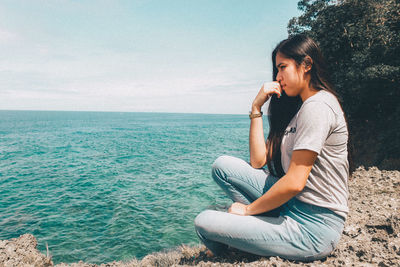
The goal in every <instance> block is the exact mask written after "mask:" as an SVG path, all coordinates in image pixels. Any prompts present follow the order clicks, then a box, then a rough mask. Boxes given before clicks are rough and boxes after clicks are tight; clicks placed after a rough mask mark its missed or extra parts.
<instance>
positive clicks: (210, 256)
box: [206, 249, 214, 258]
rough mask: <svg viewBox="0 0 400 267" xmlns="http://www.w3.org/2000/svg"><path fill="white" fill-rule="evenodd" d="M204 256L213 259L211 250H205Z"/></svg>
mask: <svg viewBox="0 0 400 267" xmlns="http://www.w3.org/2000/svg"><path fill="white" fill-rule="evenodd" d="M206 255H207V257H209V258H212V257H214V253H212V252H211V250H209V249H207V250H206Z"/></svg>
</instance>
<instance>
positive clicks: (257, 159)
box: [249, 106, 267, 168]
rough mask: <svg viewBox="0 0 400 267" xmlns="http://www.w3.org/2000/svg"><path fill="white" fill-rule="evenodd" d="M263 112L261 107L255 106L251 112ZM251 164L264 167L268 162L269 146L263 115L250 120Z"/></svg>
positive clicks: (255, 166)
mask: <svg viewBox="0 0 400 267" xmlns="http://www.w3.org/2000/svg"><path fill="white" fill-rule="evenodd" d="M260 112H261V107H257V106H253V107H252V109H251V113H253V114H256V113H260ZM249 147H250V165H251V166H252V167H253V168H262V167H263V166H264V165H265V164H266V163H267V147H266V144H265V140H264V130H263V119H262V117H258V118H253V119H251V122H250V134H249Z"/></svg>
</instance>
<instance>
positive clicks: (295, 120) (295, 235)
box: [195, 35, 349, 261]
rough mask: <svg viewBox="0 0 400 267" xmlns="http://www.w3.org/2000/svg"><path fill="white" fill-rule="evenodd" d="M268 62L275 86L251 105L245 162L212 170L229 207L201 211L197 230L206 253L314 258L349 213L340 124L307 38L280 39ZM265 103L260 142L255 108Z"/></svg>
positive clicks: (226, 162) (328, 246)
mask: <svg viewBox="0 0 400 267" xmlns="http://www.w3.org/2000/svg"><path fill="white" fill-rule="evenodd" d="M272 62H273V80H274V81H275V82H272V83H265V84H264V85H263V86H262V88H261V89H260V91H259V93H258V95H257V96H256V98H255V99H254V101H253V104H252V110H251V114H250V119H251V123H250V136H249V143H250V164H249V163H247V162H245V161H243V160H241V159H238V158H234V157H230V156H221V157H219V158H218V159H217V160H216V161H215V162H214V164H213V166H212V176H213V178H214V179H215V181H216V182H217V184H218V185H220V186H221V187H222V189H223V190H224V191H225V192H226V194H227V195H228V196H229V197H230V198H231V199H232V200H233V201H234V203H233V204H232V205H231V207H230V208H229V210H228V212H221V211H214V210H206V211H203V212H202V213H200V214H199V215H198V216H197V217H196V219H195V227H196V232H197V234H198V236H199V238H200V240H201V241H202V242H203V243H204V244H205V245H206V246H207V248H208V249H209V250H210V251H211V252H212V253H211V254H217V255H218V254H221V253H222V252H224V250H226V248H227V247H228V246H230V247H234V248H237V249H239V250H242V251H246V252H249V253H253V254H257V255H261V256H279V257H282V258H286V259H290V260H301V261H310V260H316V259H321V258H324V257H326V256H328V255H329V254H330V253H331V252H332V250H333V249H334V248H335V246H336V245H337V243H338V241H339V239H340V235H341V233H342V230H343V225H344V222H345V218H346V216H347V213H348V203H347V199H348V188H347V180H348V176H349V162H348V160H347V156H348V153H347V140H348V131H347V124H346V121H345V117H344V114H343V111H342V109H341V106H340V104H339V102H338V100H337V97H336V94H335V93H334V91H333V90H332V87H331V85H330V84H329V82H328V81H327V77H326V73H325V70H324V67H325V65H324V62H323V58H322V55H321V52H320V50H319V47H318V46H317V45H316V43H315V42H314V41H313V40H312V39H311V38H309V37H307V36H305V35H295V36H293V37H291V38H289V39H286V40H284V41H282V42H281V43H279V44H278V46H277V47H276V48H275V50H274V51H273V53H272ZM270 98H271V101H270V105H269V109H268V111H269V123H270V133H269V135H268V138H267V142H265V141H264V134H263V121H262V112H261V107H262V106H263V104H264V103H265V102H266V101H267V100H268V99H270ZM265 165H267V166H268V168H263V167H264V166H265ZM274 214H276V215H278V216H275V217H274Z"/></svg>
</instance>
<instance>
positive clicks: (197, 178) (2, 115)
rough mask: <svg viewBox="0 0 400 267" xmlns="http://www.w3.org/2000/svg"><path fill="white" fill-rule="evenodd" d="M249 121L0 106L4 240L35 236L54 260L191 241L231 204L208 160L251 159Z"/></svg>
mask: <svg viewBox="0 0 400 267" xmlns="http://www.w3.org/2000/svg"><path fill="white" fill-rule="evenodd" d="M249 125H250V121H249V119H248V117H247V116H246V115H208V114H207V115H206V114H168V113H111V112H44V111H42V112H41V111H0V181H1V183H0V239H9V238H15V237H18V236H19V235H21V234H24V233H31V234H33V235H34V236H35V237H36V238H37V240H38V248H39V250H41V251H42V252H45V251H46V248H45V247H46V245H45V244H46V243H47V244H48V246H49V250H50V253H51V254H52V256H53V261H54V262H55V263H59V262H67V263H71V262H77V261H79V260H83V261H86V262H91V263H105V262H110V261H113V260H129V259H132V258H133V257H136V258H141V257H143V256H144V255H146V254H148V253H151V252H155V251H162V250H166V249H173V248H174V247H176V246H179V245H181V244H197V243H199V241H198V238H197V236H196V234H195V232H194V226H193V220H194V218H195V217H196V215H197V214H198V213H199V212H200V211H202V210H204V209H206V208H207V207H215V206H223V205H227V204H229V203H230V201H229V200H228V199H227V198H226V197H225V195H224V194H223V192H222V190H221V189H219V188H218V187H217V185H216V184H215V182H214V181H213V180H212V178H211V175H210V171H211V164H212V162H213V161H214V160H215V159H216V158H217V157H218V156H220V155H223V154H229V155H233V156H237V157H240V158H243V159H245V160H248V131H249ZM265 128H267V127H265Z"/></svg>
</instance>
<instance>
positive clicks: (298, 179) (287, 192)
mask: <svg viewBox="0 0 400 267" xmlns="http://www.w3.org/2000/svg"><path fill="white" fill-rule="evenodd" d="M316 158H317V153H316V152H313V151H310V150H295V151H293V154H292V160H291V161H290V166H289V170H288V172H287V174H286V175H284V176H283V177H282V178H281V179H279V180H278V181H277V182H276V183H275V184H274V185H273V186H272V187H271V188H270V189H269V190H268V191H267V192H266V193H265V194H264V195H262V196H261V197H260V198H258V199H257V200H256V201H254V202H253V203H251V204H250V205H244V204H242V203H239V202H236V203H233V204H232V206H231V207H230V208H229V212H230V213H234V214H238V215H256V214H260V213H263V212H267V211H270V210H273V209H275V208H277V207H279V206H281V205H282V204H284V203H286V202H287V201H289V200H290V199H291V198H292V197H294V196H295V195H297V194H298V193H300V192H301V191H302V190H303V189H304V187H305V185H306V182H307V179H308V175H309V174H310V172H311V168H312V166H313V164H314V162H315V159H316Z"/></svg>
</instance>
